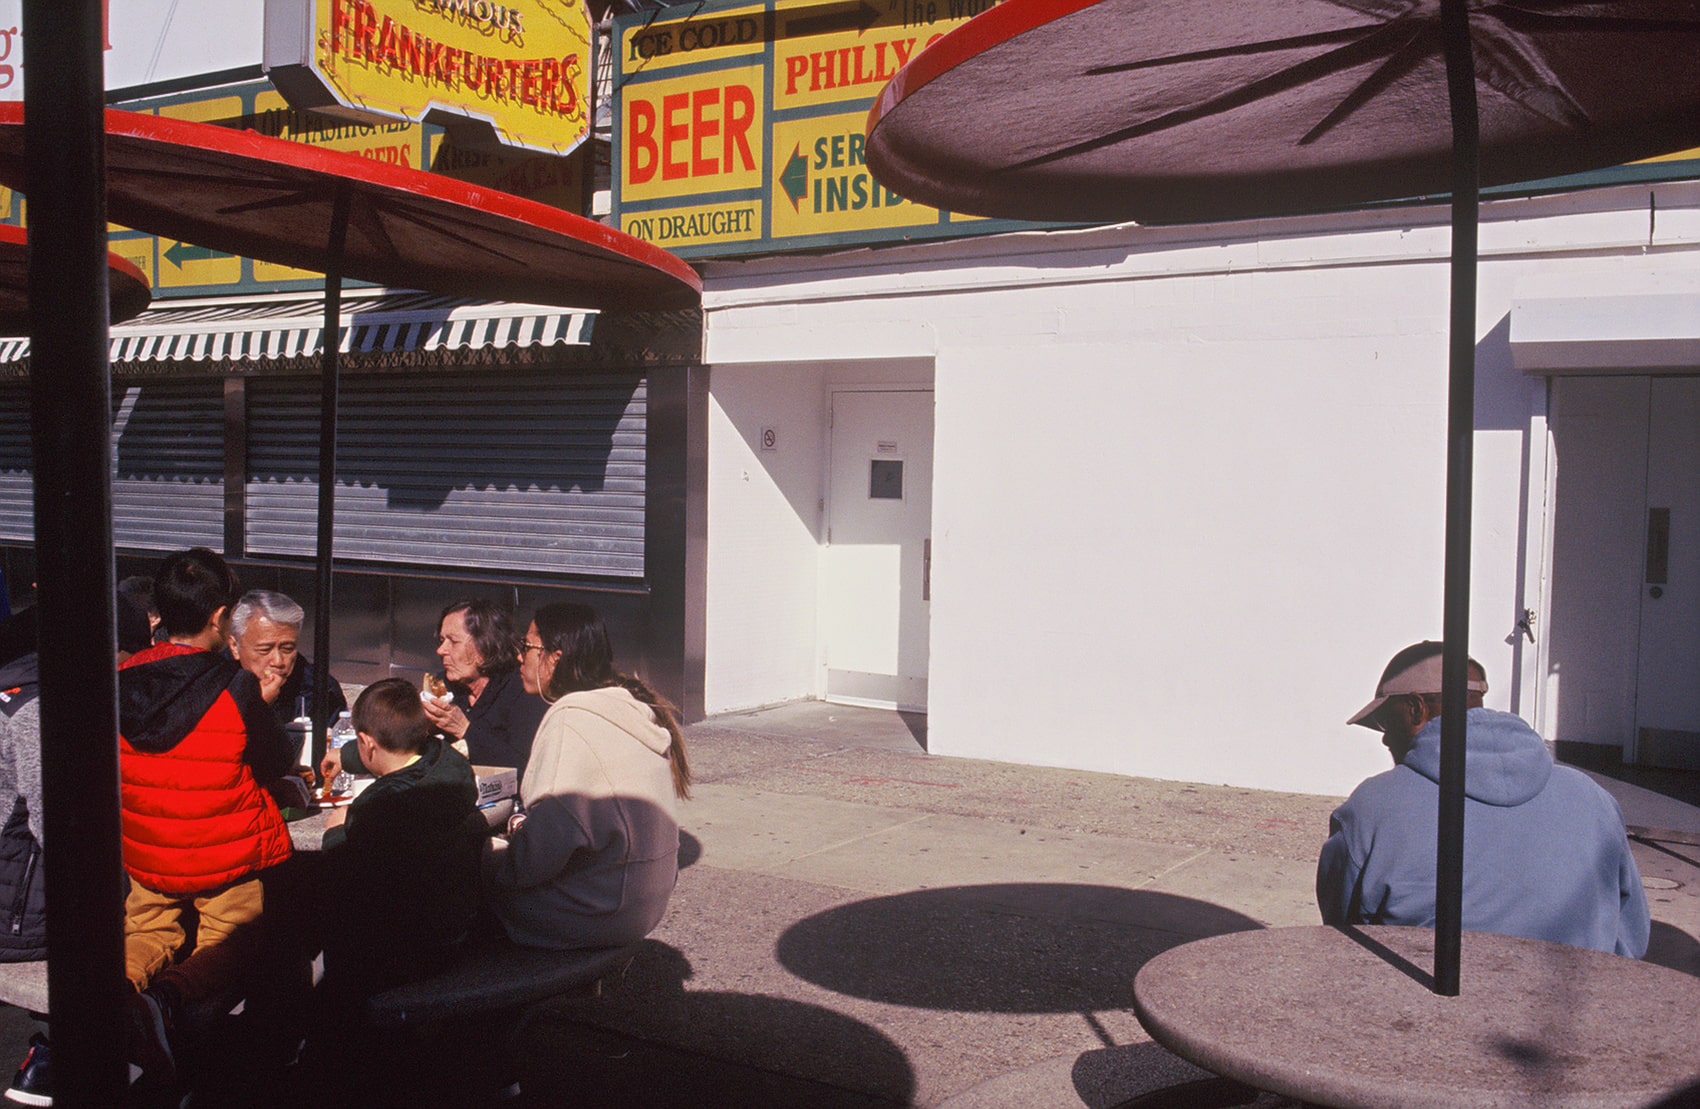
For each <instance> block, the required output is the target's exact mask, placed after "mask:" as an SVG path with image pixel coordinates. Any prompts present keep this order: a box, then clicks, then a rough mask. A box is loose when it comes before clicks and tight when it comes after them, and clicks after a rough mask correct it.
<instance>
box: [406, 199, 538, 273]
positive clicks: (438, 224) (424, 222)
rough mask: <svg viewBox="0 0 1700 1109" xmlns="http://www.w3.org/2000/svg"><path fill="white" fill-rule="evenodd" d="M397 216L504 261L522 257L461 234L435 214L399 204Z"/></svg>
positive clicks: (517, 260) (516, 261)
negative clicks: (410, 209)
mask: <svg viewBox="0 0 1700 1109" xmlns="http://www.w3.org/2000/svg"><path fill="white" fill-rule="evenodd" d="M395 216H396V218H397V219H408V220H412V221H413V222H414V223H415V224H417V225H419V226H420V227H423V228H425V229H426V230H428V231H430V232H431V233H432V234H435V235H441V236H442V237H443V238H445V239H449V240H451V241H453V242H456V243H459V244H460V245H461V246H465V247H469V248H471V249H473V250H478V251H482V252H483V253H485V254H489V255H493V256H494V257H497V258H500V259H502V260H503V261H507V262H514V263H519V262H520V259H519V258H518V257H516V256H515V255H512V254H509V253H508V252H506V251H503V250H498V249H496V248H495V247H494V246H490V245H486V244H484V243H481V242H479V241H478V240H476V239H473V238H471V237H470V236H467V235H463V234H461V233H460V232H458V231H457V230H455V226H454V224H453V223H451V222H449V221H447V220H439V219H437V218H436V217H434V216H430V215H428V214H426V213H424V212H420V211H408V210H407V209H405V208H403V207H401V206H399V205H398V206H397V209H396V212H395ZM385 240H386V241H389V236H388V235H387V234H386V235H385Z"/></svg>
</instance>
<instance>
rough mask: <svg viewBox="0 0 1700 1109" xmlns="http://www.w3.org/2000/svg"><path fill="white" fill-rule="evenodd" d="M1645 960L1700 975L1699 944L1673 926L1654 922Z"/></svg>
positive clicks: (1660, 921) (1659, 921) (1662, 922)
mask: <svg viewBox="0 0 1700 1109" xmlns="http://www.w3.org/2000/svg"><path fill="white" fill-rule="evenodd" d="M1646 960H1647V962H1649V963H1656V964H1658V965H1659V966H1662V967H1669V968H1670V969H1671V970H1680V971H1682V972H1683V973H1684V974H1697V973H1700V942H1696V941H1695V939H1694V937H1693V936H1690V935H1689V934H1688V933H1687V932H1684V931H1683V930H1682V929H1681V928H1678V927H1676V925H1674V924H1666V923H1665V922H1664V921H1662V920H1655V921H1653V935H1652V938H1651V939H1650V940H1649V941H1648V943H1647V954H1646ZM1696 1104H1700V1102H1696Z"/></svg>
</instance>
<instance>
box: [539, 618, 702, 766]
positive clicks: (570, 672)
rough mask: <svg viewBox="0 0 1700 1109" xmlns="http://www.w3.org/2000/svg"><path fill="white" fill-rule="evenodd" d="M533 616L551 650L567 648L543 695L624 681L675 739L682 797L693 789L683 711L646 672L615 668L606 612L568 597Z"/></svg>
mask: <svg viewBox="0 0 1700 1109" xmlns="http://www.w3.org/2000/svg"><path fill="white" fill-rule="evenodd" d="M532 622H533V623H535V624H536V625H537V638H538V639H540V640H542V641H543V649H544V651H546V652H554V651H559V652H561V657H560V659H559V660H558V661H557V662H556V663H555V672H554V673H553V674H551V675H549V679H548V681H546V682H545V683H544V685H543V698H544V700H547V701H551V702H552V701H557V700H560V699H561V698H562V697H565V696H566V695H567V694H569V693H578V692H580V691H582V690H586V689H607V688H609V687H612V686H618V687H619V688H621V689H624V690H625V691H626V692H628V693H630V694H631V695H632V696H633V697H635V698H637V699H638V700H639V701H642V702H643V703H644V704H646V705H648V706H649V708H650V710H651V711H652V712H654V713H655V719H656V720H657V721H658V722H659V723H660V724H661V726H662V727H663V728H666V729H667V734H668V735H669V736H671V737H672V743H670V744H669V745H668V747H667V764H668V766H669V767H670V768H671V769H672V771H673V792H674V793H675V794H676V795H678V796H679V797H680V798H681V799H682V798H686V797H689V796H690V795H691V766H690V762H689V761H688V760H687V759H686V757H685V737H684V735H683V734H682V733H681V732H680V731H679V714H678V711H677V710H676V709H674V708H673V706H672V705H671V704H669V703H668V702H667V699H666V698H664V697H662V696H661V695H660V694H658V693H656V692H655V691H654V690H653V689H651V688H649V685H648V683H646V682H645V681H644V680H643V679H642V678H640V677H637V676H636V675H633V674H622V673H621V672H620V671H618V670H616V669H614V645H613V643H612V642H611V641H610V640H609V638H608V625H607V623H606V622H605V621H604V620H603V619H602V614H601V613H599V612H597V611H596V610H595V609H594V608H592V607H591V606H589V605H581V604H575V603H572V602H570V601H563V602H559V603H556V604H552V605H544V606H543V607H542V608H540V609H538V610H537V613H536V615H535V616H533V617H532Z"/></svg>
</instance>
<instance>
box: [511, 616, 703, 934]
mask: <svg viewBox="0 0 1700 1109" xmlns="http://www.w3.org/2000/svg"><path fill="white" fill-rule="evenodd" d="M519 652H520V653H519V660H520V666H519V672H520V680H521V681H522V682H524V683H525V688H526V691H527V692H530V693H536V694H538V695H540V696H541V698H542V700H543V701H546V702H548V704H549V709H548V712H547V713H545V715H544V717H543V723H542V724H541V725H540V726H539V728H538V730H537V741H536V743H535V744H534V745H533V746H532V749H531V761H530V762H529V763H528V764H527V765H526V769H525V779H524V781H523V783H522V784H521V787H520V797H521V799H522V800H523V801H524V804H525V812H524V816H523V817H515V819H514V821H513V823H512V825H511V826H510V828H509V835H508V838H507V840H506V841H504V840H502V839H500V838H498V839H497V841H496V850H494V851H493V852H491V854H490V855H489V856H488V858H487V859H486V865H485V875H484V876H485V887H486V889H487V891H488V892H489V894H490V900H491V904H492V906H493V907H494V909H495V911H496V915H497V916H498V917H499V918H500V919H501V921H502V924H503V926H504V927H505V928H506V929H507V933H508V935H509V936H510V937H511V938H512V939H513V940H514V942H516V943H522V944H526V945H529V946H532V947H549V948H577V947H604V946H612V945H616V944H624V943H633V942H636V941H637V940H640V939H642V938H643V937H644V936H646V935H648V934H649V932H650V930H651V929H653V928H654V927H655V926H656V925H657V924H658V923H660V921H661V915H662V913H663V912H664V911H665V910H666V908H667V899H668V898H669V897H670V896H672V893H673V884H674V882H675V881H677V879H678V875H679V866H678V863H679V822H678V818H677V817H676V815H675V813H674V801H675V799H678V798H685V797H688V796H690V785H691V771H690V765H689V763H688V762H687V761H686V759H685V743H684V738H683V737H682V736H681V735H680V734H679V721H678V718H677V716H676V715H675V714H674V711H673V708H672V706H671V705H669V704H667V702H666V701H664V700H663V699H662V698H660V697H659V696H657V695H656V693H655V692H654V691H653V690H652V689H650V688H649V686H648V685H646V684H645V683H644V681H643V679H641V678H636V677H632V676H629V675H626V674H622V673H620V672H619V671H618V670H616V669H614V650H613V645H612V644H611V643H610V642H609V639H608V627H607V625H606V624H605V623H604V622H603V620H602V617H601V616H600V615H599V614H598V613H597V612H596V610H595V609H593V608H591V607H590V606H588V605H579V604H554V605H546V606H545V607H543V608H541V609H539V610H538V611H537V617H536V619H534V620H533V621H532V622H531V626H530V627H529V628H528V629H527V630H526V634H525V637H524V638H523V639H522V640H521V641H520V647H519Z"/></svg>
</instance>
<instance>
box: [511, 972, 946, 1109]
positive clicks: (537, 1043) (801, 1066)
mask: <svg viewBox="0 0 1700 1109" xmlns="http://www.w3.org/2000/svg"><path fill="white" fill-rule="evenodd" d="M692 974H693V971H692V968H691V964H690V961H689V960H688V959H687V958H686V957H685V956H684V955H683V954H682V953H681V952H680V951H678V950H677V949H676V948H673V947H670V946H668V945H666V944H663V943H659V942H657V941H655V940H648V941H645V943H644V944H643V946H642V948H641V950H640V951H639V953H638V956H637V958H636V959H634V960H633V962H632V965H631V967H630V969H629V970H628V971H627V972H626V974H625V977H624V978H622V979H621V980H620V981H618V982H616V983H611V984H609V985H608V988H607V990H606V992H605V993H604V995H603V996H601V997H597V998H582V999H573V1000H569V1001H563V1002H558V1003H555V1004H552V1005H549V1006H546V1007H544V1008H542V1009H540V1010H538V1011H537V1012H536V1013H535V1014H534V1015H533V1018H532V1020H531V1021H530V1022H529V1024H528V1025H527V1027H526V1028H525V1029H524V1030H523V1032H522V1034H521V1037H520V1040H519V1044H518V1047H519V1050H518V1051H517V1052H516V1054H517V1055H518V1057H519V1058H520V1059H521V1060H523V1064H522V1072H521V1088H522V1089H523V1090H524V1091H525V1092H526V1104H535V1105H564V1104H574V1105H595V1106H598V1107H602V1106H656V1105H692V1106H722V1105H723V1106H738V1107H743V1106H750V1105H809V1106H811V1107H816V1106H819V1107H823V1109H838V1107H843V1109H860V1107H863V1106H871V1105H890V1104H898V1105H903V1104H908V1103H910V1101H911V1100H912V1099H913V1097H914V1093H915V1072H914V1069H913V1068H912V1067H911V1066H910V1065H909V1061H908V1059H907V1057H906V1056H905V1055H904V1053H903V1050H902V1049H901V1048H900V1047H898V1045H897V1044H895V1043H894V1042H892V1041H891V1040H890V1039H889V1038H888V1037H886V1036H885V1035H884V1034H883V1033H882V1032H880V1031H879V1030H877V1029H875V1028H873V1027H871V1026H870V1025H867V1024H864V1023H862V1022H861V1021H858V1020H855V1019H853V1018H851V1017H848V1016H845V1015H844V1014H843V1013H839V1012H835V1011H833V1010H831V1009H827V1008H824V1007H822V1006H819V1005H811V1004H808V1003H807V1002H802V1001H793V1000H790V999H787V998H780V997H766V996H759V995H755V994H742V993H733V992H728V991H721V990H691V989H688V988H687V987H686V985H685V983H686V982H687V981H688V980H689V979H690V978H691V976H692ZM823 1045H830V1049H829V1050H826V1051H823V1050H822V1046H823ZM779 1061H783V1063H784V1067H783V1073H782V1072H781V1069H780V1068H779V1067H777V1066H776V1062H779Z"/></svg>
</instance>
